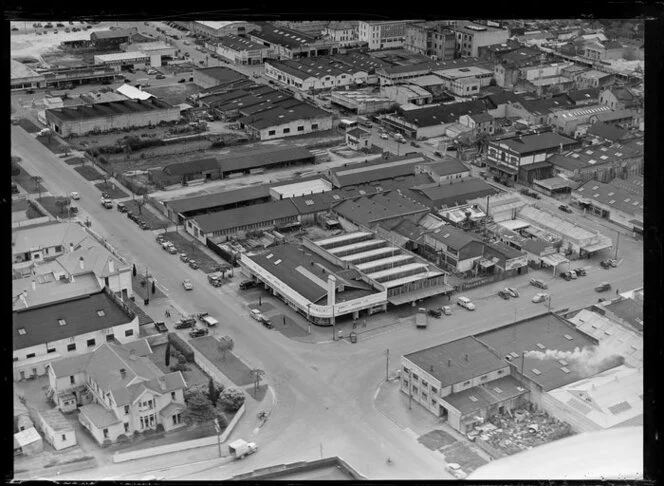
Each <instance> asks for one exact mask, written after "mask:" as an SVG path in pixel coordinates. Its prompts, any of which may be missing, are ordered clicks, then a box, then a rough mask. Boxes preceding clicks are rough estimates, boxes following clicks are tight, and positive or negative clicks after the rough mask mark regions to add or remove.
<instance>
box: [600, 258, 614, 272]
mask: <svg viewBox="0 0 664 486" xmlns="http://www.w3.org/2000/svg"><path fill="white" fill-rule="evenodd" d="M599 266H600V267H602V268H603V269H605V270H608V269H609V268H611V260H609V259H606V260H602V261H601V262H599Z"/></svg>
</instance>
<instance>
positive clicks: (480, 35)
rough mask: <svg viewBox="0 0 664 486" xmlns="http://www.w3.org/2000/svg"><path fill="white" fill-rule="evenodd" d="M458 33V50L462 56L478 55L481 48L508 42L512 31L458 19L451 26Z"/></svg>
mask: <svg viewBox="0 0 664 486" xmlns="http://www.w3.org/2000/svg"><path fill="white" fill-rule="evenodd" d="M450 29H451V30H453V31H454V32H455V34H456V52H457V54H458V55H459V56H460V57H477V56H478V55H479V48H480V47H482V46H490V45H492V44H503V43H505V42H507V39H508V37H509V36H510V33H509V31H508V30H506V29H500V28H497V27H491V26H488V25H482V24H477V23H474V22H467V21H458V22H456V23H455V24H454V25H452V26H451V27H450Z"/></svg>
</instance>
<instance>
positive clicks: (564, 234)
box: [518, 206, 613, 258]
mask: <svg viewBox="0 0 664 486" xmlns="http://www.w3.org/2000/svg"><path fill="white" fill-rule="evenodd" d="M518 219H519V220H521V221H525V222H526V223H528V224H529V226H528V227H525V228H523V231H524V232H526V233H529V234H532V235H534V236H537V237H539V238H541V239H544V240H552V239H560V240H562V249H563V250H564V251H565V252H566V254H568V255H575V256H577V257H579V258H584V257H586V256H587V255H592V254H595V253H597V252H599V251H602V250H607V249H609V248H611V247H612V246H613V242H612V241H611V238H609V237H608V236H605V235H603V234H601V233H600V232H599V231H595V232H593V231H590V230H588V229H586V228H584V227H582V226H579V225H577V224H576V223H575V222H572V221H569V220H567V219H563V218H562V217H559V216H557V215H555V214H552V213H550V212H548V211H544V210H541V209H537V208H535V207H532V206H524V207H523V208H521V210H520V211H519V215H518Z"/></svg>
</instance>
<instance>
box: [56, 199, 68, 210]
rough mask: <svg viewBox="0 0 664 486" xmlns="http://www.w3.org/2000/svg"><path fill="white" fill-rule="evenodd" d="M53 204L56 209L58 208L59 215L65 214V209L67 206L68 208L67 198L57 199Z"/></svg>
mask: <svg viewBox="0 0 664 486" xmlns="http://www.w3.org/2000/svg"><path fill="white" fill-rule="evenodd" d="M55 204H56V206H58V208H60V214H62V213H64V212H65V209H66V208H67V206H69V198H66V197H65V198H61V199H57V200H56V201H55Z"/></svg>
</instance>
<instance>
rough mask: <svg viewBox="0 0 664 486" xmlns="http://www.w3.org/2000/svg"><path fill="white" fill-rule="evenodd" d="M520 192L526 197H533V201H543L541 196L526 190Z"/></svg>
mask: <svg viewBox="0 0 664 486" xmlns="http://www.w3.org/2000/svg"><path fill="white" fill-rule="evenodd" d="M519 192H520V193H521V194H523V195H524V196H528V197H532V198H533V199H541V197H540V195H539V194H537V193H536V192H534V191H531V190H529V189H526V188H523V189H521V190H520V191H519Z"/></svg>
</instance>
